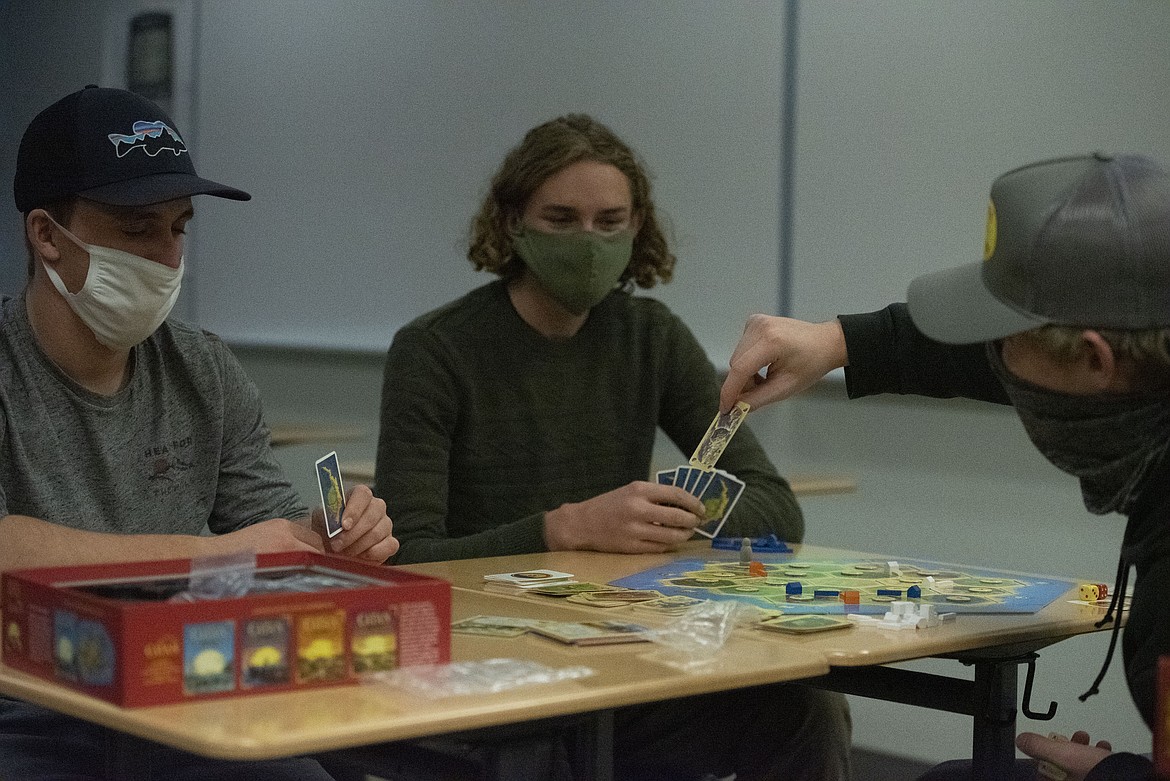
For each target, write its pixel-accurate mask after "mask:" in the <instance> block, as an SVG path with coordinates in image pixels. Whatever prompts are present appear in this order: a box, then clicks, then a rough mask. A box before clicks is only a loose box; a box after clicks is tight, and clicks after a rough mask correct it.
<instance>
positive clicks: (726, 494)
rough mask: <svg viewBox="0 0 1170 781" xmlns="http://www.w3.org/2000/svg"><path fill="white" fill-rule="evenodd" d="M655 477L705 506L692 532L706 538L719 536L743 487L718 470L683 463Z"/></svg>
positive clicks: (731, 477)
mask: <svg viewBox="0 0 1170 781" xmlns="http://www.w3.org/2000/svg"><path fill="white" fill-rule="evenodd" d="M657 477H658V482H659V484H661V485H673V486H677V487H678V488H682V489H683V490H685V491H686V492H687V493H689V494H691V495H692V496H697V497H698V498H699V501H700V502H702V503H703V507H704V508H705V509H706V519H707V520H706V521H705V523H704V524H703V526H702V527H700V528H698V529H695V531H696V532H698V533H699V534H701V535H703V536H704V537H708V538H714V537H717V536H718V535H719V530H720V529H722V528H723V524H724V523H726V522H727V518H728V516H729V515H731V510H732V509H733V508H734V507H735V503H736V502H737V501H739V496H740V494H742V493H743V487H744V483H743V481H742V480H740V479H739V478H738V477H736V476H735V475H733V474H731V473H729V472H724V471H723V470H722V469H701V468H699V467H695V466H687V465H685V464H684V465H683V466H678V467H675V468H674V469H663V470H662V471H661V472H658V474H657Z"/></svg>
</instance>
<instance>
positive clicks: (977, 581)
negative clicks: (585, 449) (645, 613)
mask: <svg viewBox="0 0 1170 781" xmlns="http://www.w3.org/2000/svg"><path fill="white" fill-rule="evenodd" d="M782 559H783V560H781V561H769V562H764V575H763V576H759V575H752V574H750V573H749V571H748V570H749V565H748V564H745V563H740V562H738V561H705V560H703V559H679V560H678V561H675V562H673V563H671V564H666V565H664V566H661V567H654V568H652V569H648V570H644V571H643V572H639V573H637V574H635V575H630V576H628V577H625V578H621V579H620V580H615V581H613V583H612V584H611V585H614V586H622V587H624V588H634V589H655V590H657V591H660V592H662V593H663V594H665V595H667V596H673V595H676V594H682V595H686V596H688V597H696V598H699V599H718V600H722V599H734V600H739V601H743V602H748V603H750V604H753V605H757V606H759V607H762V608H764V609H766V610H782V611H783V612H784V613H862V614H882V613H885V612H886V611H888V610H889V609H890V604H889V603H891V602H894V601H895V600H906V599H909V601H911V602H917V603H920V604H935V605H938V609H939V612H948V613H949V612H955V613H1035V612H1036V611H1038V610H1040V609H1042V608H1043V607H1045V606H1046V605H1048V604H1049V603H1050V602H1052V601H1053V600H1055V599H1057V598H1058V597H1060V596H1061V595H1063V594H1064V593H1065V592H1067V591H1068V590H1069V589H1071V588H1073V587H1074V586H1075V585H1076V584H1075V583H1072V582H1070V581H1065V580H1058V579H1056V578H1045V577H1040V576H1035V575H1019V574H1015V573H1007V572H999V571H996V570H987V569H976V568H974V567H967V566H963V565H957V564H942V563H938V562H931V561H922V560H913V559H911V560H900V561H898V562H896V566H895V567H894V568H891V566H890V562H889V561H884V560H880V559H877V558H831V559H830V558H827V559H816V558H800V557H798V556H792V557H788V556H785V557H782ZM757 567H758V565H757ZM757 571H758V570H757ZM795 584H799V587H797V585H795ZM914 587H916V588H914ZM911 589H914V590H911ZM845 590H853V591H857V592H858V593H859V599H858V604H856V605H853V604H850V605H846V604H845V603H844V602H843V601H842V599H841V592H842V591H845ZM908 593H909V594H914V593H918V594H919V596H917V597H913V596H908Z"/></svg>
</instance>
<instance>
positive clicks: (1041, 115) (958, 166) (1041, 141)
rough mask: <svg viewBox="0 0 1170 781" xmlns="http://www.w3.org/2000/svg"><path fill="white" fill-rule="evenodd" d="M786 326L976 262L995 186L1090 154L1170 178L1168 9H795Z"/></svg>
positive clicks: (1041, 0) (1084, 2) (823, 5)
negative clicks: (1139, 164)
mask: <svg viewBox="0 0 1170 781" xmlns="http://www.w3.org/2000/svg"><path fill="white" fill-rule="evenodd" d="M800 8H801V13H800V23H799V30H800V32H799V57H798V60H799V71H798V75H797V82H798V91H797V93H798V97H797V104H796V105H797V110H796V124H797V132H796V154H795V166H796V181H795V183H794V196H793V206H794V208H793V217H792V219H793V225H794V229H793V235H792V269H791V273H792V277H791V287H792V290H791V296H792V309H793V313H794V314H795V316H797V317H801V318H803V319H812V320H824V319H828V318H832V317H833V316H835V315H838V314H844V313H848V312H863V311H871V310H874V309H878V308H880V307H882V306H884V305H885V304H887V303H889V302H890V301H902V300H905V295H906V287H907V285H908V284H909V282H910V280H911V279H912V278H913V277H915V276H917V275H919V274H922V273H924V272H927V271H932V270H935V269H938V268H943V267H947V266H953V265H957V264H960V263H967V262H970V261H973V260H978V259H979V258H981V257H982V251H983V237H984V220H985V219H986V215H987V196H988V192H989V190H990V186H991V182H992V181H993V180H994V179H995V177H996V176H998V175H999V174H1001V173H1003V172H1006V171H1008V170H1010V169H1012V168H1014V167H1016V166H1019V165H1022V164H1025V163H1029V162H1032V161H1035V160H1041V159H1044V158H1047V157H1055V156H1060V155H1068V154H1084V153H1086V152H1091V151H1094V150H1098V149H1101V150H1106V151H1132V152H1141V153H1145V154H1150V155H1153V156H1155V157H1157V158H1158V159H1160V160H1161V161H1162V162H1163V164H1164V165H1166V166H1168V167H1170V56H1168V53H1167V52H1168V50H1167V43H1166V42H1167V40H1168V39H1170V3H1166V2H1163V1H1162V0H1125V1H1123V2H1099V0H1028V2H1023V3H1021V2H1012V1H1010V0H1004V1H997V2H937V0H881V2H828V1H825V0H821V1H812V2H809V1H807V0H806V2H803V3H801V6H800Z"/></svg>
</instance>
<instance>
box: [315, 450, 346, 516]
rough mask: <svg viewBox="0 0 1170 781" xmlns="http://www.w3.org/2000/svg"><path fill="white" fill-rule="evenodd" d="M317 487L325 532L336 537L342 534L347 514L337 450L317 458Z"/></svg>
mask: <svg viewBox="0 0 1170 781" xmlns="http://www.w3.org/2000/svg"><path fill="white" fill-rule="evenodd" d="M317 487H318V488H319V489H320V490H321V510H322V511H323V512H324V513H325V532H326V534H328V535H329V536H330V537H336V536H337V535H338V534H341V528H342V527H341V519H342V517H343V516H344V514H345V487H344V486H342V484H341V467H339V466H338V465H337V451H334V452H332V453H329V454H328V455H325V456H322V457H321V458H318V459H317Z"/></svg>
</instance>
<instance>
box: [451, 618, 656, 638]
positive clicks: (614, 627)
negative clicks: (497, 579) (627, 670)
mask: <svg viewBox="0 0 1170 781" xmlns="http://www.w3.org/2000/svg"><path fill="white" fill-rule="evenodd" d="M451 631H452V632H454V633H455V634H462V635H482V636H487V637H519V636H520V635H523V634H527V633H529V632H531V633H532V634H535V635H540V636H541V637H547V638H550V639H552V640H556V641H558V642H561V643H565V644H566V645H610V644H613V643H644V642H647V641H648V639H649V638H647V637H646V636H645V633H646V632H648V631H649V630H648V629H647V628H646V627H644V626H642V625H641V624H631V623H627V622H624V621H605V620H598V621H581V622H577V621H542V620H540V619H535V618H513V617H510V616H472V617H471V618H465V619H463V620H462V621H456V622H455V623H454V624H452V625H451Z"/></svg>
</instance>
